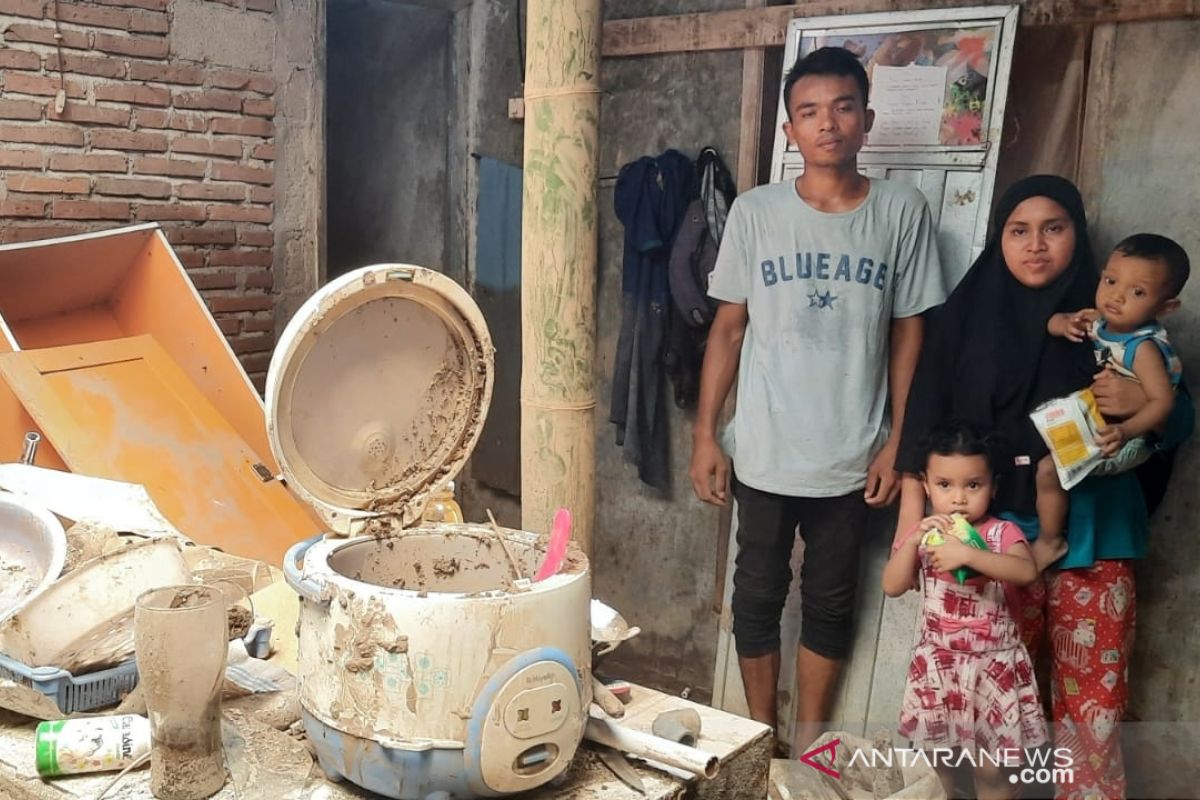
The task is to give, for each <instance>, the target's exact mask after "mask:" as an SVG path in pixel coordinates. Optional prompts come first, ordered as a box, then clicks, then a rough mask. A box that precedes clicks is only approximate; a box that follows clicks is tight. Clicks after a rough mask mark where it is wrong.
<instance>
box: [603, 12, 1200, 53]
mask: <svg viewBox="0 0 1200 800" xmlns="http://www.w3.org/2000/svg"><path fill="white" fill-rule="evenodd" d="M1019 5H1020V6H1021V24H1022V25H1067V24H1101V23H1117V22H1148V21H1151V20H1164V19H1190V18H1195V17H1200V0H1073V2H1063V1H1062V0H1020V2H1019ZM974 7H977V4H975V3H971V2H969V0H813V2H810V3H805V4H804V5H795V6H769V7H766V8H746V9H734V10H731V11H708V12H701V13H697V14H677V15H672V16H662V17H637V18H634V19H617V20H611V21H609V22H605V23H604V36H603V39H602V41H601V54H602V55H603V56H604V57H605V58H621V57H625V56H642V55H652V54H656V53H685V52H696V51H701V50H743V49H746V48H756V47H780V46H782V45H783V43H784V41H783V40H784V36H785V35H786V32H787V26H788V23H789V22H790V21H791V20H792V19H794V18H796V17H821V16H831V15H842V14H866V13H871V12H877V11H919V10H922V9H935V8H974Z"/></svg>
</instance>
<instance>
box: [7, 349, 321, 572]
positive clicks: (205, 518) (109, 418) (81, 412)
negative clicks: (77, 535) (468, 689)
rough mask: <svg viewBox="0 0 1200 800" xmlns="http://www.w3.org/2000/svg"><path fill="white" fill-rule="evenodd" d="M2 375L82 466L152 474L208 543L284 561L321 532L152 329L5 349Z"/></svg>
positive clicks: (135, 479)
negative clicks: (258, 467) (261, 468)
mask: <svg viewBox="0 0 1200 800" xmlns="http://www.w3.org/2000/svg"><path fill="white" fill-rule="evenodd" d="M0 375H3V377H4V378H5V379H6V380H7V382H8V384H9V386H10V387H11V388H12V390H13V392H14V393H15V394H16V395H17V397H18V398H20V400H21V402H22V404H23V405H24V406H25V408H26V409H27V410H28V411H29V413H30V415H31V416H32V417H33V419H34V420H35V421H36V422H37V424H38V426H39V427H40V428H41V430H42V431H43V433H44V434H45V436H46V438H47V439H49V440H50V442H51V443H52V444H53V445H54V449H55V450H56V451H57V452H58V453H59V454H60V455H61V456H62V458H63V460H64V461H65V462H66V464H67V466H68V467H69V468H70V469H71V471H72V472H78V473H80V474H84V475H94V476H97V477H101V478H112V479H115V480H122V481H128V482H131V483H140V484H143V485H144V486H145V487H146V490H147V491H148V492H149V493H150V496H151V497H152V498H154V502H155V503H156V504H157V505H158V507H159V509H160V510H161V511H162V513H163V514H165V515H166V517H167V519H169V520H170V521H171V522H172V523H173V524H174V525H175V527H177V528H178V529H179V530H180V531H181V532H182V533H183V534H184V535H185V536H187V537H189V538H191V539H193V540H194V541H196V542H199V543H200V544H206V545H211V546H213V547H219V548H221V549H222V550H225V551H227V552H230V553H235V554H237V555H240V556H245V557H247V558H257V559H262V560H264V561H267V562H270V563H273V564H279V563H280V562H281V561H282V559H283V553H284V551H285V550H286V549H287V547H288V546H289V545H291V544H292V543H293V542H296V541H298V540H300V539H303V538H306V537H308V536H311V535H313V534H314V533H317V532H318V527H317V525H316V524H315V522H314V521H313V518H312V517H311V516H310V515H309V513H308V512H307V510H306V509H305V507H304V506H303V505H302V504H301V503H300V502H299V501H298V500H297V499H296V498H295V497H294V496H292V494H291V493H290V492H288V490H287V489H286V488H285V487H284V486H283V485H282V484H280V483H279V482H278V481H275V480H271V481H266V482H264V481H263V480H262V479H261V477H260V476H259V475H258V474H257V473H256V472H255V470H254V465H255V464H256V463H258V462H259V459H258V457H257V456H256V455H255V453H254V451H253V450H252V449H251V448H250V447H249V446H248V445H247V444H246V442H245V440H244V439H243V438H242V437H241V436H239V435H238V433H237V432H236V431H235V430H234V429H233V427H232V426H231V425H230V424H229V422H228V421H227V420H226V419H225V418H224V417H223V416H221V414H220V413H219V412H218V411H217V409H216V408H215V407H214V406H213V404H212V403H211V402H209V400H208V399H207V398H206V397H205V396H204V395H203V394H202V393H201V392H200V391H199V389H197V388H196V386H195V385H194V384H193V383H192V382H191V381H190V380H189V379H188V377H187V375H185V374H184V372H183V371H182V370H181V369H180V368H179V366H178V365H176V364H175V362H174V361H172V360H171V358H170V356H168V355H167V353H166V352H165V351H164V350H163V348H162V347H161V346H160V345H159V344H158V342H156V341H155V340H154V338H153V337H151V336H134V337H129V338H125V339H114V340H111V341H104V342H93V343H89V344H81V345H68V346H65V347H54V348H48V349H44V350H23V351H19V352H15V353H3V354H0Z"/></svg>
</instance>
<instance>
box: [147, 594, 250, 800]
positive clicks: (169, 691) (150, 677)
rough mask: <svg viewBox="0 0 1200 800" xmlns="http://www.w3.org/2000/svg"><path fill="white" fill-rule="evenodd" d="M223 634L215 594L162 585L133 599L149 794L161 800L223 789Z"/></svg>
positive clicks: (219, 598)
mask: <svg viewBox="0 0 1200 800" xmlns="http://www.w3.org/2000/svg"><path fill="white" fill-rule="evenodd" d="M227 631H228V628H227V625H226V617H225V598H224V595H223V594H222V592H221V591H220V589H218V588H215V587H211V586H168V587H166V588H163V589H152V590H150V591H148V592H145V593H144V594H142V595H141V596H139V597H138V599H137V605H136V607H135V610H134V643H135V647H136V651H137V665H138V675H139V684H140V687H141V689H142V693H143V695H144V696H145V699H146V710H147V711H148V712H149V716H150V732H151V739H152V747H151V751H150V790H151V791H152V792H153V793H154V796H155V797H157V798H159V800H203V798H206V797H211V796H212V795H214V794H216V793H217V792H218V791H220V789H221V787H222V786H224V785H225V759H224V754H223V753H222V750H221V684H222V681H223V679H224V676H225V654H226V648H227V647H228V636H227Z"/></svg>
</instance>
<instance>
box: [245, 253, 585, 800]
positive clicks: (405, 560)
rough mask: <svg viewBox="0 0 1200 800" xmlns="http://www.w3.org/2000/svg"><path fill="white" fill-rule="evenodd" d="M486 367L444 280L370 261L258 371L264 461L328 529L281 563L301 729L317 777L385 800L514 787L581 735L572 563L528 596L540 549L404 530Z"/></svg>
mask: <svg viewBox="0 0 1200 800" xmlns="http://www.w3.org/2000/svg"><path fill="white" fill-rule="evenodd" d="M493 352H494V351H493V348H492V342H491V337H490V335H489V334H488V330H487V326H486V324H485V323H484V320H483V316H482V314H481V313H480V311H479V308H478V307H477V306H476V305H475V303H474V301H472V299H471V297H470V296H469V295H468V294H467V293H466V292H465V291H464V290H463V289H462V288H460V287H459V286H458V285H457V284H456V283H454V282H453V281H452V280H450V279H449V278H447V277H445V276H443V275H441V274H439V273H437V272H433V271H431V270H428V269H423V268H421V267H414V266H408V265H381V266H372V267H366V268H363V269H360V270H357V271H355V272H352V273H350V274H347V275H344V276H342V277H340V278H338V279H337V280H334V281H333V282H331V283H330V284H328V285H327V286H325V287H324V288H322V289H321V290H320V291H318V292H317V293H316V294H315V295H314V296H313V297H311V298H310V299H309V300H308V301H307V302H306V303H305V304H304V306H303V307H302V308H301V309H300V310H299V311H298V312H297V314H296V316H295V317H294V318H293V319H292V320H291V321H290V323H289V324H288V326H287V328H286V330H285V331H284V333H283V335H282V337H281V339H280V342H279V346H278V347H277V349H276V351H275V354H274V356H273V358H272V360H271V365H270V371H269V373H268V375H267V384H266V411H267V425H268V433H269V436H270V441H271V447H272V450H273V451H274V454H275V457H276V458H277V459H278V461H279V465H280V467H281V469H282V472H283V476H284V479H285V480H286V481H287V483H288V485H289V487H290V488H291V489H292V491H293V492H295V493H296V494H297V495H298V496H299V497H301V498H302V499H304V500H305V501H306V502H308V503H309V504H310V505H311V506H312V507H313V508H314V509H315V510H316V511H317V512H318V513H319V514H320V515H321V517H322V518H323V519H324V520H325V522H326V523H327V524H328V526H329V533H327V534H325V535H324V536H319V537H316V538H314V539H310V540H307V541H303V542H300V543H298V544H296V545H295V546H293V547H292V548H291V549H290V550H289V551H288V553H287V556H286V558H285V564H284V572H285V575H286V578H287V581H288V583H289V584H290V585H291V587H292V588H293V589H294V590H295V591H296V592H297V593H299V595H300V597H301V603H300V606H301V608H300V619H299V635H300V651H299V664H298V669H299V680H300V705H301V713H302V718H303V721H304V726H305V730H306V732H307V735H308V737H309V739H310V740H311V741H312V743H313V745H314V747H315V749H316V752H317V757H318V760H319V761H320V763H321V766H322V768H323V769H324V770H325V772H326V773H327V774H328V775H329V776H330V777H332V778H334V779H347V780H349V781H352V782H353V783H355V784H357V785H359V786H362V787H364V788H366V789H369V790H371V791H373V792H377V793H378V794H381V795H384V796H386V797H392V798H399V799H401V800H449V799H450V798H466V797H497V796H501V795H506V794H512V793H515V792H521V791H525V790H528V789H532V788H534V787H537V786H540V785H542V784H544V783H546V782H547V781H549V780H551V779H552V778H554V777H555V776H557V775H558V774H560V773H561V772H562V771H563V770H565V769H566V767H567V765H568V764H569V762H570V760H571V758H572V757H573V756H574V754H575V750H576V748H577V747H578V745H579V742H580V740H581V738H582V736H583V728H584V723H585V721H586V713H587V712H586V709H587V707H588V704H589V703H590V701H591V664H590V652H589V647H590V641H589V631H590V628H589V621H588V614H589V603H590V598H591V576H590V572H589V569H588V564H587V561H586V559H584V558H583V557H582V555H580V554H578V552H577V551H576V554H575V557H574V558H570V559H568V565H567V566H566V567H565V568H564V569H563V570H562V571H561V572H560V573H559V574H558V575H555V576H553V577H551V578H548V579H546V580H543V581H540V582H537V583H532V582H531V581H530V578H531V576H532V575H533V574H534V572H535V570H536V568H537V566H538V564H539V563H540V562H541V559H542V556H543V555H544V551H545V536H539V535H537V534H535V533H531V532H526V531H514V530H507V529H503V528H496V527H493V526H488V525H469V524H461V523H459V524H455V523H435V524H431V523H421V522H420V516H421V513H422V510H423V509H424V507H425V505H426V502H427V501H428V498H429V497H430V496H431V495H432V494H433V493H435V492H437V491H438V490H439V489H440V488H441V487H443V486H444V485H445V484H446V482H447V481H449V480H451V479H452V478H454V476H455V475H456V474H457V473H458V471H459V470H460V469H461V468H462V466H463V463H464V462H465V461H466V460H467V458H468V457H469V455H470V453H471V450H472V448H473V447H474V445H475V443H476V442H477V441H478V439H479V435H480V431H481V430H482V427H483V422H484V417H485V416H486V413H487V408H488V403H489V401H490V399H491V393H492V382H493Z"/></svg>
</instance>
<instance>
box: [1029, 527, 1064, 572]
mask: <svg viewBox="0 0 1200 800" xmlns="http://www.w3.org/2000/svg"><path fill="white" fill-rule="evenodd" d="M1030 550H1032V551H1033V563H1034V564H1036V565H1037V568H1038V572H1042V571H1044V570H1045V569H1046V567H1048V566H1050V565H1051V564H1053V563H1054V562H1055V561H1058V560H1059V559H1060V558H1062V557H1063V556H1065V555H1066V554H1067V540H1066V539H1064V538H1062V537H1061V536H1057V537H1054V538H1050V537H1047V536H1039V537H1038V538H1037V539H1034V541H1033V544H1032V545H1030Z"/></svg>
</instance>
